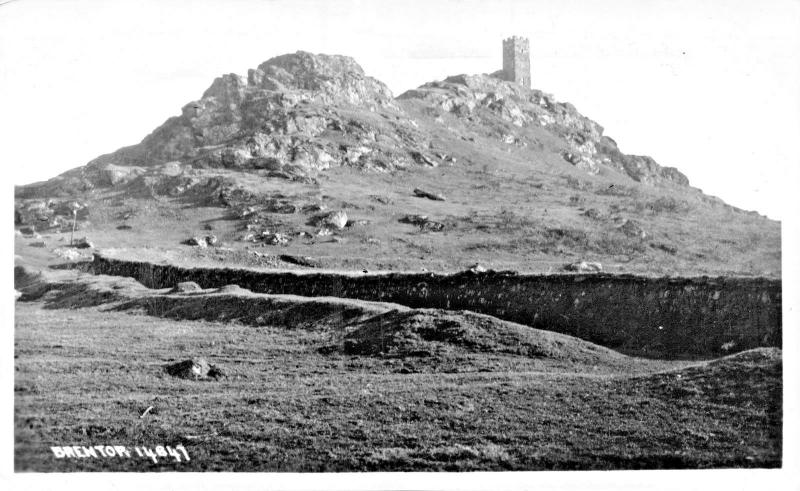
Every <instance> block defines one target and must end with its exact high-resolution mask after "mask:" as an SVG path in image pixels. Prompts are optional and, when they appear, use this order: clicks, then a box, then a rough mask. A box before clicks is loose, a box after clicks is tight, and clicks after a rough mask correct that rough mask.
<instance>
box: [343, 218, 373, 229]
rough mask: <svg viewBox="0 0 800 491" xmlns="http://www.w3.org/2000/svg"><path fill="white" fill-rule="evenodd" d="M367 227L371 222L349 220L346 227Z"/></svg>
mask: <svg viewBox="0 0 800 491" xmlns="http://www.w3.org/2000/svg"><path fill="white" fill-rule="evenodd" d="M366 225H369V220H347V225H346V227H347V228H351V227H364V226H366Z"/></svg>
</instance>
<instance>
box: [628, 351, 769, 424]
mask: <svg viewBox="0 0 800 491" xmlns="http://www.w3.org/2000/svg"><path fill="white" fill-rule="evenodd" d="M782 376H783V363H782V356H781V350H780V349H779V348H756V349H751V350H747V351H742V352H740V353H736V354H734V355H730V356H725V357H722V358H718V359H716V360H713V361H710V362H707V363H703V364H701V365H696V366H692V367H688V368H684V369H681V370H677V371H669V372H663V373H657V374H654V375H650V376H647V377H642V378H640V379H637V380H636V383H635V385H636V386H638V387H639V388H640V389H645V390H648V391H651V392H654V393H657V394H659V395H666V396H668V397H671V398H676V399H687V398H694V397H702V398H707V399H711V400H713V401H714V402H716V403H719V404H726V405H737V406H740V405H744V406H759V405H762V404H763V401H778V404H779V402H780V395H781V387H782V382H781V381H782ZM773 409H774V410H777V411H779V410H780V407H779V406H776V407H775V408H773Z"/></svg>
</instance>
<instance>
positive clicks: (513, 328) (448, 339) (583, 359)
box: [344, 309, 628, 365]
mask: <svg viewBox="0 0 800 491" xmlns="http://www.w3.org/2000/svg"><path fill="white" fill-rule="evenodd" d="M452 350H457V351H468V352H479V353H503V354H510V355H518V356H524V357H530V358H548V359H556V360H561V361H573V362H580V363H589V364H599V365H603V364H609V363H618V362H620V361H623V360H625V359H627V358H628V357H626V356H625V355H622V354H620V353H617V352H616V351H613V350H610V349H608V348H604V347H602V346H598V345H596V344H592V343H589V342H586V341H583V340H580V339H578V338H574V337H571V336H567V335H564V334H559V333H555V332H550V331H542V330H539V329H534V328H531V327H528V326H523V325H521V324H515V323H513V322H507V321H503V320H500V319H497V318H495V317H491V316H488V315H482V314H476V313H473V312H468V311H445V310H434V309H417V310H412V311H408V312H398V311H391V312H387V313H385V314H382V315H377V316H375V317H372V318H370V319H368V320H366V321H364V322H363V323H361V324H360V325H359V326H358V327H357V328H356V329H355V330H354V331H353V332H351V333H349V334H347V335H346V336H345V338H344V351H345V353H347V354H358V355H374V356H385V357H405V356H419V357H425V356H433V355H441V354H446V353H447V352H449V351H452Z"/></svg>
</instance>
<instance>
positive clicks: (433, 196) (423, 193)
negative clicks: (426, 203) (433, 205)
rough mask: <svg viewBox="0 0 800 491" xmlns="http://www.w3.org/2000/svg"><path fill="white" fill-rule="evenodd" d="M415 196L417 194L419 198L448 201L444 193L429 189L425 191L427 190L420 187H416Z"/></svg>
mask: <svg viewBox="0 0 800 491" xmlns="http://www.w3.org/2000/svg"><path fill="white" fill-rule="evenodd" d="M414 196H417V197H419V198H428V199H432V200H434V201H446V200H447V199H446V198H445V197H444V195H442V194H438V193H431V192H429V191H425V190H422V189H419V188H417V189H414Z"/></svg>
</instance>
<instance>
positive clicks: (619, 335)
mask: <svg viewBox="0 0 800 491" xmlns="http://www.w3.org/2000/svg"><path fill="white" fill-rule="evenodd" d="M92 268H93V270H94V272H95V273H96V274H108V275H117V276H128V277H132V278H135V279H136V280H138V281H140V282H141V283H143V284H144V285H146V286H149V287H151V288H167V287H172V286H174V285H175V284H177V283H179V282H182V281H194V282H197V283H198V284H199V285H201V286H202V287H203V288H219V287H222V286H225V285H231V284H235V285H239V286H240V287H242V288H246V289H249V290H251V291H253V292H259V293H274V294H293V295H302V296H308V297H315V296H331V297H344V298H354V299H361V300H370V301H381V302H393V303H398V304H401V305H406V306H409V307H414V308H441V309H452V310H461V309H463V310H471V311H474V312H479V313H484V314H489V315H493V316H495V317H498V318H500V319H504V320H509V321H513V322H518V323H521V324H526V325H529V326H532V327H536V328H539V329H547V330H552V331H556V332H561V333H564V334H569V335H572V336H576V337H579V338H582V339H586V340H588V341H591V342H594V343H597V344H601V345H603V346H607V347H610V348H613V349H618V350H621V351H624V352H627V353H631V354H639V355H646V356H659V357H670V358H680V357H684V356H694V357H697V356H719V355H720V354H725V353H730V352H736V351H741V350H745V349H750V348H755V347H759V346H772V347H780V346H781V282H780V280H771V279H764V278H708V277H696V278H649V277H642V276H633V275H618V276H615V275H604V274H592V275H523V274H516V273H504V272H492V271H489V272H485V273H473V272H464V273H458V274H450V275H445V274H435V273H419V274H416V273H412V274H408V273H391V274H375V275H361V276H358V275H352V274H337V273H301V274H296V273H288V272H266V271H253V270H246V269H227V268H182V267H178V266H172V265H158V264H151V263H147V262H136V261H129V260H125V259H117V258H113V257H107V256H105V255H103V254H95V257H94V261H93V263H92Z"/></svg>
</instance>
